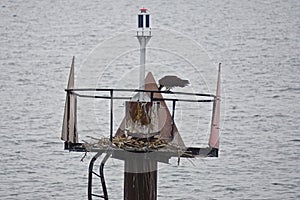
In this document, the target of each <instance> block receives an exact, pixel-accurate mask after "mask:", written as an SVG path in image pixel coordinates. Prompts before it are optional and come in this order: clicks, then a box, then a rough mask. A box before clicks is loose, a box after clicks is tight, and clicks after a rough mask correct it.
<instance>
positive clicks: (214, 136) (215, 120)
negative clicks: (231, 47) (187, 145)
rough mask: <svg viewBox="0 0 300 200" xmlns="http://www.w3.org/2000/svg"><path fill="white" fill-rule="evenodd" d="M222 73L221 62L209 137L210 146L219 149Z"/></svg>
mask: <svg viewBox="0 0 300 200" xmlns="http://www.w3.org/2000/svg"><path fill="white" fill-rule="evenodd" d="M220 74H221V64H219V70H218V82H217V92H216V100H215V102H214V105H213V113H212V122H211V132H210V138H209V146H210V147H212V148H216V149H219V130H220V127H219V124H220V102H221V96H220V84H221V81H220V79H221V78H220V76H221V75H220Z"/></svg>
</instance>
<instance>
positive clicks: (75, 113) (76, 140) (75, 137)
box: [73, 94, 78, 143]
mask: <svg viewBox="0 0 300 200" xmlns="http://www.w3.org/2000/svg"><path fill="white" fill-rule="evenodd" d="M73 95H74V94H73ZM76 126H77V96H76V95H74V141H73V142H74V143H77V142H78V135H77V129H76V128H77V127H76Z"/></svg>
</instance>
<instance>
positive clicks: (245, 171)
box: [0, 0, 300, 200]
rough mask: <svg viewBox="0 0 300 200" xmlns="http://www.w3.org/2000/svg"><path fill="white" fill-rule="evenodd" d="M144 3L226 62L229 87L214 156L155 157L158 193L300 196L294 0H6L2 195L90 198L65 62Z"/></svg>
mask: <svg viewBox="0 0 300 200" xmlns="http://www.w3.org/2000/svg"><path fill="white" fill-rule="evenodd" d="M141 6H145V7H148V8H149V9H150V10H151V13H152V17H153V27H157V28H161V29H168V30H173V31H178V32H179V33H181V34H183V35H185V36H186V37H187V38H190V39H191V40H195V42H198V43H199V44H201V46H202V48H203V49H205V50H206V52H207V54H208V55H209V56H210V58H211V62H212V63H218V62H222V64H223V70H222V71H223V75H222V76H223V77H222V78H223V94H224V95H225V97H226V99H225V100H226V101H224V102H225V106H226V107H225V111H224V115H223V116H225V120H224V123H223V126H222V133H221V147H220V148H221V150H220V157H219V158H218V159H198V160H194V161H192V163H191V162H190V161H187V160H185V161H184V160H182V161H181V165H180V166H177V165H176V160H175V161H174V160H172V162H171V163H172V164H171V165H161V166H160V171H159V189H158V192H159V194H158V198H159V199H195V200H198V199H299V198H300V188H299V185H300V170H299V164H300V162H299V156H300V155H299V152H298V151H299V147H300V136H299V129H300V124H299V121H300V104H299V102H298V100H299V99H300V81H299V74H300V59H299V58H300V53H299V52H300V51H299V49H300V48H299V46H300V41H299V39H300V35H299V33H300V32H299V31H300V4H299V2H298V1H296V0H294V1H293V0H289V1H275V0H274V1H272V0H267V1H263V2H261V1H213V2H212V1H201V2H200V1H188V2H186V1H176V2H174V1H163V2H160V1H159V2H158V1H138V2H134V3H131V2H127V1H121V2H119V3H112V2H111V1H101V2H100V1H76V2H75V1H51V2H45V1H8V0H4V1H1V2H0V19H1V20H0V30H1V31H0V52H1V53H0V66H1V73H0V81H1V85H0V88H1V90H0V102H1V104H0V113H1V121H0V135H1V140H0V141H1V142H0V143H1V153H0V156H1V162H0V167H1V168H0V169H1V170H0V196H1V199H86V191H87V190H86V187H87V179H86V178H87V166H88V161H89V159H90V158H91V155H88V157H87V158H86V159H85V160H84V161H83V162H80V159H81V157H82V156H83V155H82V154H80V153H69V152H65V151H63V144H62V142H61V141H60V131H61V123H62V115H63V107H64V98H65V93H64V88H65V87H66V84H67V77H68V73H69V64H70V62H71V57H72V56H73V55H75V56H76V66H81V65H82V64H83V63H85V60H86V58H88V55H89V54H90V52H91V51H92V50H93V49H94V48H95V47H96V46H97V45H98V44H99V43H100V42H103V41H106V40H107V38H109V37H111V36H112V35H115V34H117V33H122V32H125V31H127V30H129V29H134V27H135V26H136V24H135V22H136V21H135V15H136V13H137V11H138V8H139V7H141ZM133 35H134V33H133ZM179 48H180V47H179ZM181 48H184V47H181ZM110 53H111V52H109V51H107V52H106V54H108V55H109V54H110ZM153 55H154V54H153ZM129 58H130V57H129ZM153 58H155V57H153ZM166 59H167V58H166ZM159 62H160V61H159ZM174 63H175V61H174ZM115 64H116V66H117V62H115ZM76 70H77V71H76V72H77V74H76V77H78V79H80V78H81V79H84V78H86V79H88V78H89V77H82V75H81V74H80V73H79V72H80V69H78V68H76ZM199 70H200V69H199ZM81 71H82V69H81ZM112 72H113V70H112ZM81 83H83V82H81ZM98 84H99V83H98ZM100 84H101V83H100ZM224 95H223V96H224ZM116 126H117V125H116ZM182 126H183V127H184V125H182ZM191 131H192V130H191ZM199 134H200V133H199ZM183 135H184V134H183ZM204 135H205V137H206V136H207V134H204ZM185 138H186V139H187V140H188V139H189V137H187V136H185ZM196 138H201V136H196ZM187 143H188V144H192V143H193V141H187ZM122 169H123V165H122V163H121V162H119V161H116V160H110V161H109V163H108V165H107V168H106V171H105V172H106V176H107V184H108V187H109V188H108V189H109V194H110V196H111V198H112V199H122V186H123V180H122Z"/></svg>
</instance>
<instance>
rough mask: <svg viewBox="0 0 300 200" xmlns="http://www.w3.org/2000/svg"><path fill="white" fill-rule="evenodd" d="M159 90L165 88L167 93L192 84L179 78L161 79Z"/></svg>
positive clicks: (168, 77) (166, 77)
mask: <svg viewBox="0 0 300 200" xmlns="http://www.w3.org/2000/svg"><path fill="white" fill-rule="evenodd" d="M158 83H159V88H158V89H159V90H161V89H162V88H163V87H165V88H166V90H167V91H169V90H170V89H172V88H173V87H185V86H187V85H188V84H190V82H189V81H188V80H183V79H181V78H178V77H177V76H165V77H163V78H161V79H160V80H159V81H158Z"/></svg>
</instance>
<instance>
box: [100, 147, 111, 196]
mask: <svg viewBox="0 0 300 200" xmlns="http://www.w3.org/2000/svg"><path fill="white" fill-rule="evenodd" d="M110 155H111V152H107V153H106V155H105V157H104V158H103V160H102V162H101V164H100V169H99V172H100V179H101V185H102V190H103V198H104V199H105V200H108V193H107V189H106V183H105V179H104V165H105V163H106V161H107V159H108V158H109V156H110Z"/></svg>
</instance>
